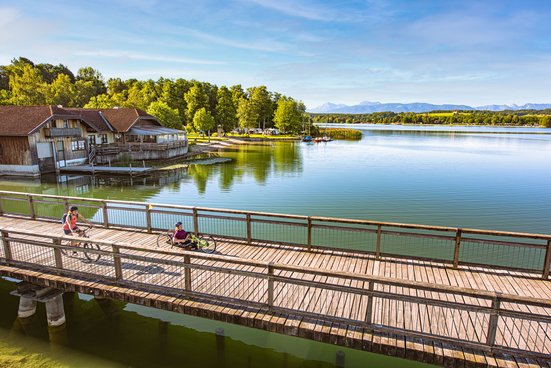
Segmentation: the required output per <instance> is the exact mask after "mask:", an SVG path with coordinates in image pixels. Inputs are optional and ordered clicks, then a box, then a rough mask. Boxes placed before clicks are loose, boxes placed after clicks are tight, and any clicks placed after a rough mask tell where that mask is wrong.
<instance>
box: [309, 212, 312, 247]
mask: <svg viewBox="0 0 551 368" xmlns="http://www.w3.org/2000/svg"><path fill="white" fill-rule="evenodd" d="M311 250H312V219H311V218H310V216H308V251H311Z"/></svg>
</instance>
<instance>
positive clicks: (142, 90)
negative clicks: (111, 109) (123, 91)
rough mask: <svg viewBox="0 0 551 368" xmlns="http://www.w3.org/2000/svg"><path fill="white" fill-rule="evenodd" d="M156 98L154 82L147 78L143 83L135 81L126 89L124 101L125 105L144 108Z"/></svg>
mask: <svg viewBox="0 0 551 368" xmlns="http://www.w3.org/2000/svg"><path fill="white" fill-rule="evenodd" d="M157 98H158V94H157V90H156V86H155V82H153V81H152V80H148V81H146V82H144V83H135V84H134V85H133V86H132V87H130V89H129V90H128V98H127V100H126V102H124V104H123V105H124V106H126V107H135V108H138V109H142V110H145V109H147V107H148V106H149V105H150V104H151V103H152V102H153V101H156V100H157Z"/></svg>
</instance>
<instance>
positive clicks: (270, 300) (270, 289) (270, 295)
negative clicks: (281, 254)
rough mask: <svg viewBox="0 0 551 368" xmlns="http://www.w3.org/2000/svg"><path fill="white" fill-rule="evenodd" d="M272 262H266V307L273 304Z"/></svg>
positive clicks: (270, 306)
mask: <svg viewBox="0 0 551 368" xmlns="http://www.w3.org/2000/svg"><path fill="white" fill-rule="evenodd" d="M272 276H274V263H273V262H270V263H268V307H269V308H272V307H273V306H274V278H273V277H272Z"/></svg>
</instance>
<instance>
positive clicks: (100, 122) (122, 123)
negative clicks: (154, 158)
mask: <svg viewBox="0 0 551 368" xmlns="http://www.w3.org/2000/svg"><path fill="white" fill-rule="evenodd" d="M51 119H79V120H81V121H83V122H84V123H85V124H86V125H88V126H89V127H90V128H92V129H93V130H95V131H98V132H106V131H107V132H109V131H112V132H118V133H119V132H120V133H124V132H127V131H128V130H130V128H132V126H133V125H134V124H136V123H137V122H138V121H147V122H148V123H150V124H153V125H157V126H161V123H159V121H158V120H157V118H155V117H154V116H151V115H149V114H147V113H146V112H145V111H142V110H139V109H131V108H113V109H84V108H64V107H60V106H0V136H26V135H29V134H32V133H34V132H35V131H37V130H38V129H40V127H41V126H42V125H43V124H45V123H46V122H47V121H49V120H51Z"/></svg>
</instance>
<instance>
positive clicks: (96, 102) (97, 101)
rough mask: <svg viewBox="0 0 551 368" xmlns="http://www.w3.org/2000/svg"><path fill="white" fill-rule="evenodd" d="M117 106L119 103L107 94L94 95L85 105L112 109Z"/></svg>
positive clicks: (89, 107)
mask: <svg viewBox="0 0 551 368" xmlns="http://www.w3.org/2000/svg"><path fill="white" fill-rule="evenodd" d="M115 106H119V105H118V104H117V103H116V102H115V101H113V99H112V98H111V96H109V95H107V94H102V95H97V96H93V97H92V98H90V101H88V103H87V104H85V105H84V107H85V108H87V109H111V108H113V107H115Z"/></svg>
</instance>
